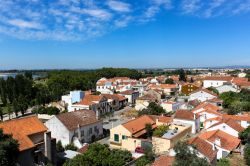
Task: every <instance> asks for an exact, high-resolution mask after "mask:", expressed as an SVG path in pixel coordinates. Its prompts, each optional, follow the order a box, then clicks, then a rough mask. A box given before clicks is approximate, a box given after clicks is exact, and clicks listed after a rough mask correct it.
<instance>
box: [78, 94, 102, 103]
mask: <svg viewBox="0 0 250 166" xmlns="http://www.w3.org/2000/svg"><path fill="white" fill-rule="evenodd" d="M103 98H105V97H104V96H103V95H85V96H84V98H83V99H82V101H80V102H79V103H76V105H92V104H95V103H98V102H100V101H101V100H103ZM105 99H106V98H105Z"/></svg>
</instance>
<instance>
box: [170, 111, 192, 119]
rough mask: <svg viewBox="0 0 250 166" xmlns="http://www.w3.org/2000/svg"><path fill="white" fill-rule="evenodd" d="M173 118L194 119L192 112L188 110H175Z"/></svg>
mask: <svg viewBox="0 0 250 166" xmlns="http://www.w3.org/2000/svg"><path fill="white" fill-rule="evenodd" d="M174 119H183V120H192V121H193V120H194V113H193V112H192V111H189V110H177V111H176V113H175V115H174Z"/></svg>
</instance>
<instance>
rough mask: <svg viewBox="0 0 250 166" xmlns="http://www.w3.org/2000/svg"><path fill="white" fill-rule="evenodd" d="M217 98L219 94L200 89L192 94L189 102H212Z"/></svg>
mask: <svg viewBox="0 0 250 166" xmlns="http://www.w3.org/2000/svg"><path fill="white" fill-rule="evenodd" d="M217 97H218V96H217V94H215V93H213V92H211V91H209V90H207V89H199V90H196V91H194V92H192V93H190V95H189V99H188V100H189V101H192V100H198V101H200V102H204V101H207V100H211V99H214V98H217Z"/></svg>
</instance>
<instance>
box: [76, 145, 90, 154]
mask: <svg viewBox="0 0 250 166" xmlns="http://www.w3.org/2000/svg"><path fill="white" fill-rule="evenodd" d="M88 148H89V145H88V144H87V145H85V146H83V147H81V148H80V149H78V150H77V152H79V153H81V154H83V153H85V152H86V151H87V150H88Z"/></svg>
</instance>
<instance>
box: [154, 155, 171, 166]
mask: <svg viewBox="0 0 250 166" xmlns="http://www.w3.org/2000/svg"><path fill="white" fill-rule="evenodd" d="M173 162H174V157H173V156H160V157H159V158H157V159H156V160H155V161H154V163H153V164H152V165H151V166H172V164H173Z"/></svg>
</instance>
